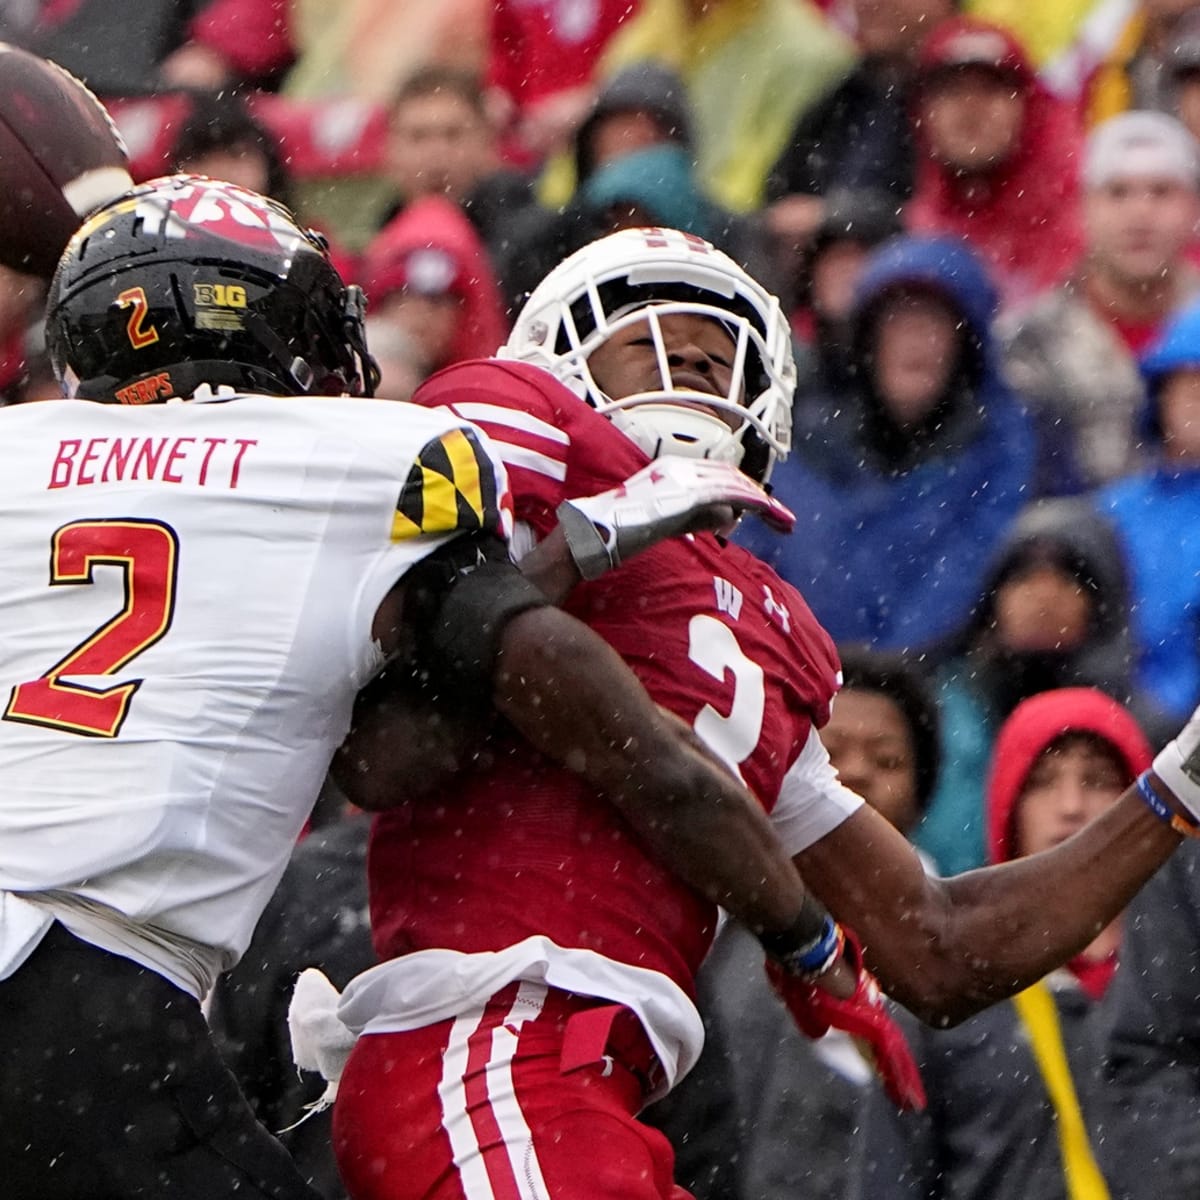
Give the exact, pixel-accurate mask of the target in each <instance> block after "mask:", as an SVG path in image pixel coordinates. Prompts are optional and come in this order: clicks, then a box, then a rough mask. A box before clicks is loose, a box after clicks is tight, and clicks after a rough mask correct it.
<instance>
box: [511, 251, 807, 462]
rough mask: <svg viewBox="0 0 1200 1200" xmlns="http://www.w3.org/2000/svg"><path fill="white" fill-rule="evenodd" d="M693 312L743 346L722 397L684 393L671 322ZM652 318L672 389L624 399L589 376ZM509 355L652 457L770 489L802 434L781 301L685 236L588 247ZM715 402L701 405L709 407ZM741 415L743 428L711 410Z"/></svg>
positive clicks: (538, 300)
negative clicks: (707, 465)
mask: <svg viewBox="0 0 1200 1200" xmlns="http://www.w3.org/2000/svg"><path fill="white" fill-rule="evenodd" d="M672 313H693V314H697V315H700V316H705V317H711V318H712V319H713V320H716V321H719V322H720V323H721V324H722V325H723V326H724V327H725V328H726V329H727V330H728V331H729V334H730V336H731V338H732V339H733V341H734V345H735V353H734V359H733V371H732V383H731V386H730V390H729V393H728V394H727V395H725V396H721V397H712V396H709V395H707V394H704V395H703V396H702V397H698V395H697V393H696V392H695V391H688V390H684V389H680V388H676V387H675V386H673V384H672V381H671V371H670V367H669V366H668V363H667V353H666V349H665V346H664V343H663V338H662V331H661V328H660V326H659V319H660V318H662V317H665V316H668V315H670V314H672ZM640 321H646V323H647V324H648V325H649V327H650V330H651V333H652V336H653V338H654V345H655V352H656V355H657V358H658V370H659V374H660V376H661V378H662V386H661V388H657V389H655V390H653V391H645V392H638V393H636V394H635V395H632V396H622V397H617V398H613V397H610V396H607V395H605V394H604V392H602V391H601V390H600V387H599V386H598V385H597V383H596V381H595V380H594V379H593V378H592V375H591V372H590V370H589V369H588V358H589V356H590V355H591V354H592V352H593V351H594V350H596V348H597V347H598V346H600V345H602V344H603V343H604V342H605V341H607V339H608V338H609V337H611V336H612V335H613V334H614V333H615V332H617V331H618V330H620V329H624V328H626V327H628V326H630V325H633V324H636V323H638V322H640ZM499 356H500V357H501V358H509V359H519V360H520V361H522V362H528V363H536V364H537V365H538V366H540V367H544V368H545V369H546V370H548V371H550V372H551V373H552V374H553V375H554V376H555V377H556V378H558V379H560V380H562V382H563V383H565V384H566V385H567V386H568V387H569V388H571V390H572V391H573V392H575V394H576V395H578V396H580V397H581V398H582V399H584V400H586V401H587V402H588V403H589V404H591V405H592V406H593V407H594V408H596V409H597V410H598V411H600V412H602V413H604V414H605V415H606V416H607V417H609V418H610V419H611V420H612V422H613V424H614V425H616V426H617V428H618V429H620V430H621V431H622V432H623V433H624V434H626V436H628V437H629V438H631V439H632V440H633V441H634V442H636V443H637V444H638V445H639V446H640V447H641V448H642V449H643V450H645V451H646V453H647V454H649V455H650V457H651V458H657V457H659V456H660V455H665V454H678V455H683V456H686V457H689V458H709V459H713V460H715V461H718V462H731V463H734V464H735V465H738V466H740V467H741V469H742V470H743V471H744V472H745V473H746V474H747V475H749V476H750V477H751V478H752V479H756V480H758V482H760V483H765V482H766V481H767V480H768V479H769V478H770V475H771V469H772V467H773V466H774V465H775V460H776V459H777V458H785V457H786V456H787V452H788V449H789V447H790V445H791V436H792V394H793V392H794V391H795V387H796V364H795V362H794V360H793V358H792V341H791V330H790V329H789V327H788V323H787V319H786V318H785V317H784V315H783V311H782V309H781V308H780V306H779V301H778V300H777V299H776V298H775V297H774V296H772V295H771V294H770V293H769V292H767V291H766V290H765V289H764V288H762V287H761V286H760V285H759V284H757V283H755V281H754V280H753V279H752V278H751V277H750V276H749V275H747V274H746V272H745V271H743V270H742V268H741V267H739V266H738V265H737V263H735V262H734V261H733V259H731V258H730V257H729V256H728V255H726V254H723V253H722V252H721V251H720V250H718V249H716V247H714V246H712V245H710V244H709V243H708V242H706V241H704V239H703V238H699V237H696V236H694V235H693V234H688V233H681V232H680V231H679V230H675V229H623V230H621V231H620V232H618V233H613V234H610V235H609V236H607V237H603V238H600V239H599V240H597V241H594V242H592V243H590V244H589V245H587V246H584V247H583V249H581V250H577V251H576V252H575V253H574V254H572V255H571V256H570V257H569V258H567V259H565V260H564V261H563V262H562V263H560V264H559V266H557V267H555V269H554V270H553V271H551V272H550V274H549V275H547V276H546V278H545V279H543V280H542V282H541V283H540V284H539V285H538V286H537V287H536V288H535V289H534V290H533V292H532V294H531V295H530V297H529V299H528V300H527V301H526V302H525V305H524V307H523V308H522V309H521V311H520V313H519V314H518V315H517V319H516V322H515V324H514V325H513V330H512V333H511V334H510V335H509V338H508V341H507V342H505V344H504V345H503V346H502V347H501V349H500V352H499ZM700 399H702V400H703V405H702V406H700V405H699V400H700ZM713 409H717V410H720V411H721V412H722V413H728V414H730V415H731V416H732V417H733V418H734V419H735V423H734V427H733V428H731V427H730V425H729V424H727V423H726V422H725V421H723V420H721V418H720V417H719V416H716V415H714V414H713V412H712V411H711V410H713Z"/></svg>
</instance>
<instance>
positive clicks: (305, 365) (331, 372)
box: [46, 175, 379, 404]
mask: <svg viewBox="0 0 1200 1200" xmlns="http://www.w3.org/2000/svg"><path fill="white" fill-rule="evenodd" d="M364 311H365V301H364V298H363V294H362V291H361V290H360V289H359V288H357V287H347V286H346V284H345V283H343V282H342V279H341V277H340V276H339V275H338V273H337V271H336V270H335V269H334V267H333V264H332V263H331V262H330V260H329V254H328V252H327V250H326V246H325V242H324V239H322V238H321V237H320V235H319V234H316V233H314V232H313V231H312V230H306V229H304V228H302V227H301V226H300V224H299V223H298V222H297V220H296V218H295V217H294V216H293V215H292V213H291V212H289V211H288V209H286V208H285V207H284V206H283V205H282V204H279V203H277V202H276V201H274V200H270V199H268V198H267V197H266V196H261V195H259V194H258V193H257V192H251V191H248V190H247V189H245V188H240V187H235V186H234V185H233V184H229V183H220V182H217V181H215V180H212V179H206V178H204V177H202V176H198V175H172V176H168V177H166V178H163V179H155V180H151V181H150V182H149V183H145V184H142V185H141V186H140V187H136V188H134V189H133V190H132V191H129V192H127V193H125V195H123V196H121V197H119V198H117V199H116V200H113V201H112V202H110V203H108V204H106V205H104V207H102V208H100V209H98V210H96V211H95V212H94V213H92V214H91V216H89V217H88V219H87V220H86V221H85V222H84V223H83V225H82V226H81V228H80V229H79V230H78V232H77V233H76V234H75V236H74V237H73V238H72V239H71V241H70V243H69V244H68V246H67V248H66V250H65V251H64V252H63V256H62V258H61V259H60V260H59V264H58V269H57V271H56V272H55V275H54V279H53V281H52V283H51V285H50V295H49V299H48V301H47V312H46V346H47V350H48V352H49V355H50V361H51V363H52V365H53V367H54V371H55V373H56V374H57V376H58V378H59V380H60V381H61V382H62V383H63V385H64V387H65V388H66V391H67V393H68V394H69V395H72V396H79V397H81V398H83V399H88V400H99V401H103V402H105V403H110V404H145V403H149V402H151V401H154V400H161V399H166V398H168V397H170V396H183V397H187V396H190V395H191V394H192V393H193V392H194V391H195V389H196V388H197V387H198V386H199V385H201V384H208V385H210V386H211V387H219V386H221V385H227V386H229V387H232V388H234V389H236V390H237V391H240V392H261V393H266V394H268V395H303V394H314V395H340V394H343V393H349V394H351V395H368V396H370V395H373V394H374V391H375V386H376V384H377V383H378V381H379V369H378V367H377V366H376V364H375V360H374V359H373V358H372V357H371V356H370V354H369V353H368V351H367V347H366V340H365V337H364V333H363V315H364Z"/></svg>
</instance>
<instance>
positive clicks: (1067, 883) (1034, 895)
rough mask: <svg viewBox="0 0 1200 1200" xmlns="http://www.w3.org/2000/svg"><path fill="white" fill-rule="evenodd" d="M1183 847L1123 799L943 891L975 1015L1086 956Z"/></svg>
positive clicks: (1133, 800)
mask: <svg viewBox="0 0 1200 1200" xmlns="http://www.w3.org/2000/svg"><path fill="white" fill-rule="evenodd" d="M1181 840H1182V839H1181V838H1180V836H1179V835H1178V834H1177V833H1174V832H1172V831H1171V830H1170V829H1169V828H1168V827H1167V826H1166V825H1164V824H1163V822H1161V821H1159V820H1158V819H1157V818H1155V817H1154V816H1152V815H1151V814H1150V813H1149V812H1148V810H1147V809H1146V807H1145V805H1144V804H1143V803H1142V802H1141V801H1140V800H1139V799H1138V798H1137V797H1136V796H1135V795H1133V794H1132V793H1129V794H1127V795H1126V796H1125V797H1124V798H1123V799H1122V800H1121V801H1120V802H1119V803H1117V804H1116V805H1114V806H1113V808H1111V809H1110V810H1109V811H1108V812H1107V813H1105V814H1104V815H1103V816H1101V817H1100V818H1098V819H1097V820H1095V821H1094V822H1092V823H1091V824H1090V825H1089V826H1088V827H1087V828H1085V829H1083V830H1081V831H1080V832H1079V833H1078V834H1077V835H1076V836H1075V837H1073V838H1070V839H1069V840H1068V841H1066V842H1063V843H1062V845H1060V846H1057V847H1055V848H1054V849H1053V850H1048V851H1045V852H1044V853H1042V854H1038V855H1031V856H1030V857H1028V858H1022V859H1018V860H1016V861H1014V862H1011V863H1005V864H1004V865H1003V866H1000V867H995V868H991V869H988V870H982V871H972V872H969V873H968V874H966V875H961V876H958V877H956V878H952V879H949V880H947V881H945V884H944V887H945V890H946V892H947V895H948V898H949V909H948V911H949V914H950V922H951V928H952V930H953V938H954V941H955V943H956V944H957V945H959V946H960V947H961V948H962V949H963V950H964V951H971V954H970V957H969V959H968V961H969V962H970V964H971V967H972V971H973V979H972V984H973V986H971V988H970V992H972V993H975V995H974V996H973V997H972V999H974V1000H976V1001H977V1003H976V1005H975V1007H976V1008H979V1007H983V1006H984V1005H986V1004H987V1003H990V1002H991V1001H993V1000H995V999H998V998H1000V997H1003V996H1007V995H1011V994H1012V993H1014V992H1017V991H1020V990H1021V989H1023V988H1025V987H1028V986H1029V985H1030V984H1031V983H1034V982H1035V981H1036V980H1038V979H1040V978H1041V977H1042V976H1043V975H1045V974H1046V973H1047V972H1048V971H1051V970H1053V969H1054V968H1055V967H1057V966H1059V965H1061V964H1062V963H1063V962H1065V961H1067V960H1068V959H1069V958H1072V957H1073V956H1074V955H1076V954H1078V953H1079V952H1080V951H1081V950H1083V949H1084V947H1085V946H1087V945H1088V944H1089V943H1090V942H1091V941H1092V940H1093V939H1094V938H1095V937H1096V935H1097V934H1099V932H1100V931H1101V930H1102V929H1103V928H1104V927H1105V926H1107V925H1108V924H1110V923H1111V922H1112V921H1113V920H1114V919H1115V918H1116V917H1118V916H1119V915H1120V913H1121V911H1122V910H1123V909H1124V908H1125V907H1126V905H1127V904H1128V903H1129V901H1130V900H1131V899H1132V898H1133V896H1134V894H1135V893H1136V892H1137V891H1138V889H1139V888H1140V887H1141V886H1142V884H1144V883H1145V882H1146V880H1147V879H1149V878H1150V876H1151V875H1153V874H1154V872H1155V871H1156V870H1158V868H1159V867H1160V866H1162V864H1163V863H1164V862H1166V860H1167V859H1168V858H1169V857H1170V855H1171V854H1172V853H1173V851H1174V850H1175V849H1176V848H1177V847H1178V846H1179V844H1180V842H1181ZM972 1011H974V1009H973V1010H972Z"/></svg>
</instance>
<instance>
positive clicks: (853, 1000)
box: [767, 928, 926, 1111]
mask: <svg viewBox="0 0 1200 1200" xmlns="http://www.w3.org/2000/svg"><path fill="white" fill-rule="evenodd" d="M843 932H844V933H845V935H846V949H845V958H846V961H847V962H849V963H850V965H851V966H852V967H854V968H855V970H856V971H857V972H858V981H857V984H856V986H855V988H854V994H853V995H852V996H849V997H847V998H846V999H844V1000H843V999H840V998H839V997H837V996H834V995H832V994H831V993H830V992H827V991H825V989H824V988H821V987H818V986H817V985H816V984H815V983H809V982H808V981H807V980H804V979H800V978H798V977H797V976H795V975H788V974H786V973H785V972H784V971H783V969H782V968H781V967H780V966H779V965H778V964H777V963H775V962H773V961H772V960H771V959H769V958H768V959H767V976H768V978H769V979H770V980H771V986H772V987H774V989H775V991H776V992H777V993H778V994H779V996H780V998H781V999H782V1000H783V1002H784V1004H786V1005H787V1007H788V1011H789V1012H790V1013H791V1014H792V1019H793V1020H794V1021H795V1022H796V1024H797V1026H799V1028H800V1030H801V1031H802V1032H803V1033H806V1034H807V1035H808V1036H809V1037H810V1038H819V1037H823V1036H824V1035H825V1034H826V1033H828V1032H829V1030H830V1029H831V1028H832V1029H841V1030H843V1031H844V1032H845V1033H848V1034H849V1035H850V1036H851V1037H852V1038H853V1039H854V1042H855V1045H857V1047H858V1049H859V1052H860V1053H861V1054H862V1056H863V1057H864V1058H865V1059H866V1060H867V1062H868V1063H870V1065H871V1067H872V1069H873V1070H874V1071H875V1074H876V1075H878V1076H879V1078H880V1081H881V1082H882V1083H883V1088H884V1091H886V1092H887V1094H888V1096H890V1097H891V1100H892V1102H893V1103H894V1104H895V1105H896V1107H897V1108H899V1109H902V1110H903V1109H912V1110H915V1111H919V1110H921V1109H923V1108H924V1107H925V1104H926V1099H925V1087H924V1085H923V1084H922V1083H921V1072H920V1071H919V1070H918V1068H917V1064H916V1061H915V1060H914V1059H913V1056H912V1051H911V1050H910V1049H909V1048H908V1042H907V1041H906V1040H905V1038H904V1033H903V1032H902V1031H901V1029H900V1026H899V1025H897V1024H896V1022H895V1020H894V1019H893V1018H892V1016H891V1015H890V1014H889V1012H888V1010H887V1005H886V1003H885V1001H884V998H883V993H882V992H881V991H880V990H879V984H878V983H876V982H875V977H874V976H873V975H872V974H871V973H870V971H868V970H867V969H866V967H864V966H863V962H862V947H861V946H860V945H859V943H858V939H857V938H856V937H855V936H854V934H853V933H851V932H850V930H849V929H845V928H843Z"/></svg>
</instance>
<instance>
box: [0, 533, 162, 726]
mask: <svg viewBox="0 0 1200 1200" xmlns="http://www.w3.org/2000/svg"><path fill="white" fill-rule="evenodd" d="M98 566H114V567H119V568H120V569H121V570H122V571H123V572H124V577H125V603H124V604H123V606H122V607H121V610H120V611H119V612H117V613H115V614H113V616H112V617H110V618H109V619H108V620H107V621H105V622H104V623H103V624H102V625H100V626H99V627H97V628H96V629H95V630H94V631H93V632H92V633H90V634H89V635H88V636H87V637H86V638H84V640H83V641H82V642H80V643H79V644H78V645H77V646H75V647H74V648H73V649H71V650H69V651H68V652H67V654H66V655H64V656H63V657H62V658H61V659H59V661H58V662H56V663H55V664H54V666H52V667H51V668H50V669H49V670H48V671H46V672H45V674H44V675H42V676H41V677H40V678H39V679H32V680H29V681H28V682H27V683H19V684H17V686H16V687H14V688H13V689H12V692H11V694H10V695H9V699H8V707H7V708H6V709H5V711H4V718H3V719H4V720H6V721H19V722H22V723H24V724H29V725H43V726H46V727H47V728H50V729H61V730H64V731H66V732H68V733H77V734H82V735H84V736H86V737H107V738H113V737H116V736H117V734H118V733H120V732H121V725H122V724H123V722H124V720H125V717H126V716H127V714H128V712H129V702H130V700H131V699H132V698H133V695H134V693H135V692H136V691H137V690H138V688H139V687H140V686H141V684H142V681H141V680H140V679H134V680H129V681H127V682H125V683H118V684H114V685H113V686H112V687H108V688H94V687H85V686H84V685H82V684H79V683H68V682H67V681H66V680H64V679H63V678H62V677H63V676H64V675H92V676H96V675H115V674H116V672H117V671H119V670H120V669H121V668H122V667H124V666H125V665H126V664H127V663H129V662H130V661H131V660H132V659H134V658H136V657H137V655H139V654H141V653H142V651H144V650H147V649H149V647H151V646H153V645H154V643H155V642H157V641H158V640H159V639H160V638H162V636H163V635H164V634H165V633H166V632H167V630H168V629H169V628H170V626H171V618H172V616H173V614H174V610H175V590H176V582H177V578H178V573H179V539H178V537H177V536H176V534H175V531H174V530H173V529H172V528H171V527H170V526H169V525H166V524H164V523H163V522H161V521H143V520H138V519H135V518H132V517H124V518H119V519H112V520H89V521H72V522H71V523H70V524H68V525H63V526H62V527H61V528H60V529H58V530H56V531H55V533H54V536H53V537H52V538H51V540H50V585H51V586H52V587H59V586H70V585H79V584H90V583H92V582H93V571H94V570H95V568H96V567H98Z"/></svg>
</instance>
